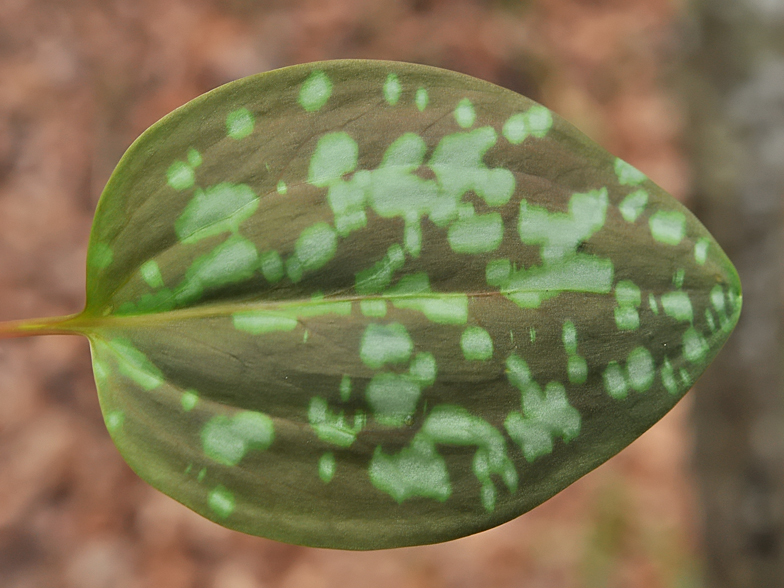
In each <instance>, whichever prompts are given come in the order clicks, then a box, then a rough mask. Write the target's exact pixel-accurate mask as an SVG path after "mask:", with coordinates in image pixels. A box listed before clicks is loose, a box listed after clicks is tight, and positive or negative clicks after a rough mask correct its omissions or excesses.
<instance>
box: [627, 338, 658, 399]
mask: <svg viewBox="0 0 784 588" xmlns="http://www.w3.org/2000/svg"><path fill="white" fill-rule="evenodd" d="M626 372H627V373H628V375H629V385H630V386H631V387H632V388H633V389H634V390H637V391H638V392H645V391H646V390H648V388H650V387H651V384H653V377H654V375H655V373H656V372H655V369H654V365H653V357H651V352H650V351H648V350H647V349H646V348H645V347H637V348H635V349H634V350H633V351H632V352H631V353H630V354H629V356H628V357H627V358H626Z"/></svg>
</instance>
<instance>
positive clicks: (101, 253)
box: [87, 243, 114, 270]
mask: <svg viewBox="0 0 784 588" xmlns="http://www.w3.org/2000/svg"><path fill="white" fill-rule="evenodd" d="M113 259H114V253H113V252H112V248H111V247H109V245H107V244H106V243H93V244H92V245H90V249H89V250H88V252H87V265H89V266H90V267H94V268H95V269H99V270H100V269H105V268H107V267H109V266H110V265H111V263H112V260H113Z"/></svg>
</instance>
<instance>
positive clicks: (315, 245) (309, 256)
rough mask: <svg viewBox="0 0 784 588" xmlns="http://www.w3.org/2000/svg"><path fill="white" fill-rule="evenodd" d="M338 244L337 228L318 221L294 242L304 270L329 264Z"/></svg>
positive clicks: (296, 253)
mask: <svg viewBox="0 0 784 588" xmlns="http://www.w3.org/2000/svg"><path fill="white" fill-rule="evenodd" d="M337 246H338V237H337V234H336V233H335V229H333V228H332V227H331V226H329V225H328V224H327V223H316V224H315V225H313V226H311V227H308V228H307V229H305V230H304V231H302V233H301V234H300V236H299V238H298V239H297V242H296V243H295V244H294V254H295V255H296V257H297V260H298V261H299V262H300V264H301V267H302V271H310V270H316V269H319V268H321V267H323V266H324V265H326V264H327V262H329V261H330V260H331V259H332V258H333V257H334V256H335V251H336V250H337Z"/></svg>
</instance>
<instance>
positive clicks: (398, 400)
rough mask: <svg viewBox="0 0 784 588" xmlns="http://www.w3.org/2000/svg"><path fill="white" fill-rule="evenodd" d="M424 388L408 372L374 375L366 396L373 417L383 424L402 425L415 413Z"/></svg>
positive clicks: (390, 425)
mask: <svg viewBox="0 0 784 588" xmlns="http://www.w3.org/2000/svg"><path fill="white" fill-rule="evenodd" d="M421 393H422V388H421V386H420V385H419V383H418V382H417V381H415V380H414V379H413V378H411V377H410V376H409V375H408V374H393V373H387V372H385V373H381V374H376V375H375V376H373V377H372V378H371V380H370V382H369V383H368V386H367V389H366V390H365V398H366V399H367V402H368V404H369V405H370V407H371V409H372V411H373V418H375V419H376V421H378V422H379V423H381V424H382V425H386V426H389V427H401V426H403V425H405V423H406V419H407V418H409V417H410V416H411V415H413V414H414V410H415V409H416V405H417V402H419V396H420V394H421Z"/></svg>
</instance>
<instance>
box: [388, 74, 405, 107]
mask: <svg viewBox="0 0 784 588" xmlns="http://www.w3.org/2000/svg"><path fill="white" fill-rule="evenodd" d="M402 92H403V87H402V86H401V85H400V80H399V79H398V77H397V75H396V74H393V73H391V74H389V75H388V76H387V79H386V81H385V82H384V100H386V101H387V104H389V105H390V106H394V105H395V104H397V102H398V100H400V94H401V93H402Z"/></svg>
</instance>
